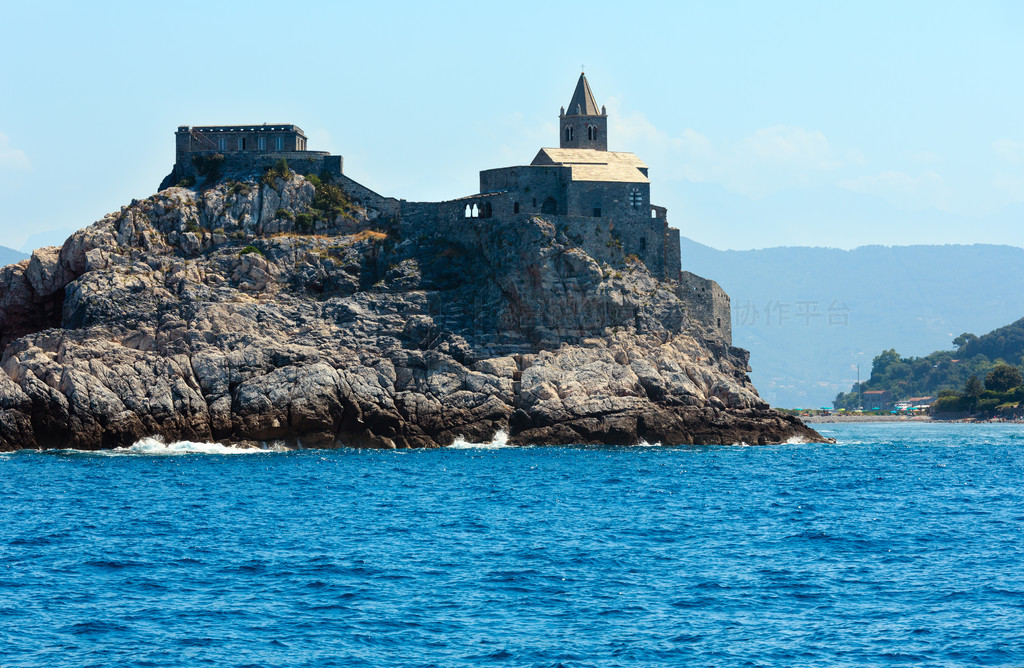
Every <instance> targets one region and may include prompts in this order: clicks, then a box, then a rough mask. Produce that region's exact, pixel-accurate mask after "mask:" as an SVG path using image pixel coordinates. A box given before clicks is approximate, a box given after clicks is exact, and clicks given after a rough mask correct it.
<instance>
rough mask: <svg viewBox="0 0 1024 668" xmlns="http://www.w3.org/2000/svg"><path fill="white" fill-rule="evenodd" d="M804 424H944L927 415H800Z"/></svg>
mask: <svg viewBox="0 0 1024 668" xmlns="http://www.w3.org/2000/svg"><path fill="white" fill-rule="evenodd" d="M800 419H801V420H803V421H804V422H806V423H812V422H813V423H819V424H825V423H829V422H946V420H933V419H932V418H930V417H929V416H927V415H912V416H911V415H806V416H804V415H801V416H800Z"/></svg>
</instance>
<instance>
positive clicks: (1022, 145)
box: [992, 139, 1024, 164]
mask: <svg viewBox="0 0 1024 668" xmlns="http://www.w3.org/2000/svg"><path fill="white" fill-rule="evenodd" d="M992 151H993V152H994V153H995V154H996V155H998V156H999V157H1000V158H1002V159H1003V160H1005V161H1006V162H1010V163H1013V164H1021V163H1024V142H1020V141H1013V140H1011V139H997V140H995V141H994V142H992Z"/></svg>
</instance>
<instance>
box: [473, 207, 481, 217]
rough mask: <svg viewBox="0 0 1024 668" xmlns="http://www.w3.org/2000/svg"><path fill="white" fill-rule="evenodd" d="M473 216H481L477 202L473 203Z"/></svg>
mask: <svg viewBox="0 0 1024 668" xmlns="http://www.w3.org/2000/svg"><path fill="white" fill-rule="evenodd" d="M473 217H474V218H479V217H480V207H478V206H477V205H476V204H474V205H473Z"/></svg>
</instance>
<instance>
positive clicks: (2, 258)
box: [0, 246, 28, 267]
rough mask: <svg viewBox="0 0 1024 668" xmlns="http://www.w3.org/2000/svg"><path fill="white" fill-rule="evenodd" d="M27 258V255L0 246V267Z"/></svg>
mask: <svg viewBox="0 0 1024 668" xmlns="http://www.w3.org/2000/svg"><path fill="white" fill-rule="evenodd" d="M27 257H28V254H27V253H22V252H21V251H16V250H14V249H13V248H8V247H7V246H0V267H2V266H5V265H8V264H12V263H14V262H21V261H22V260H24V259H25V258H27Z"/></svg>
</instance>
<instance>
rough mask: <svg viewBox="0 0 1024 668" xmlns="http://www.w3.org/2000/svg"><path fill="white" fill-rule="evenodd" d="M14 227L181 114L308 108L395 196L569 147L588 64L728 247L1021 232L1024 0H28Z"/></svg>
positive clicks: (61, 228) (304, 115)
mask: <svg viewBox="0 0 1024 668" xmlns="http://www.w3.org/2000/svg"><path fill="white" fill-rule="evenodd" d="M3 18H4V20H3V25H2V27H0V36H2V39H0V63H2V65H0V244H2V245H6V246H11V247H14V248H18V247H25V246H26V245H39V244H42V243H46V242H50V243H52V242H54V241H55V240H56V239H57V238H58V237H60V238H63V236H66V234H67V233H68V232H70V231H72V230H74V229H77V228H79V227H83V226H85V225H88V224H89V223H91V222H93V221H94V220H96V219H98V218H100V217H101V216H102V215H103V214H104V213H106V212H109V211H114V210H117V209H118V208H119V207H120V206H121V205H122V204H126V203H128V202H129V201H130V200H131V199H132V198H143V197H146V196H148V195H149V194H151V193H152V192H154V191H155V189H156V186H157V184H158V183H159V182H160V179H161V178H162V177H163V176H164V175H165V174H166V173H167V172H169V171H170V168H171V165H172V162H173V159H174V158H173V155H174V153H173V132H174V130H175V128H176V126H177V125H179V124H194V125H204V124H228V123H262V122H268V123H280V122H287V123H295V124H297V125H299V126H300V127H302V128H303V129H304V130H305V131H306V133H307V134H308V136H309V138H310V143H309V146H310V148H312V149H322V150H329V151H331V152H333V153H340V154H342V155H343V156H344V157H345V171H346V173H347V174H349V175H350V176H351V177H353V178H355V179H356V180H358V181H360V182H362V183H364V184H365V185H367V186H369V187H371V188H373V189H375V190H377V191H378V192H380V193H382V194H386V195H393V196H396V197H403V198H406V199H410V200H438V199H450V198H454V197H460V196H463V195H466V194H471V193H473V192H476V189H477V172H478V171H479V170H481V169H486V168H490V167H499V166H506V165H513V164H525V163H528V162H529V161H530V160H531V159H532V158H533V155H534V154H535V153H536V151H537V149H538V148H540V147H541V146H551V145H553V144H557V139H558V137H557V127H556V118H557V113H558V109H559V107H560V106H562V105H565V104H567V103H568V101H569V98H570V96H571V94H572V91H573V87H574V85H575V82H576V77H577V76H578V75H579V71H580V65H581V64H585V65H586V71H587V77H588V79H589V80H590V83H591V87H592V88H593V91H594V94H595V96H596V97H597V99H598V103H599V104H604V105H607V107H608V111H609V114H610V115H611V117H610V131H609V145H610V146H609V147H610V148H611V149H613V150H626V151H633V152H635V153H637V154H638V155H640V157H641V158H643V159H644V160H645V161H646V162H647V163H648V164H649V165H650V168H651V177H652V186H651V193H652V199H653V200H654V202H655V203H656V204H662V205H665V206H668V207H669V220H670V221H671V223H672V224H673V225H675V226H677V227H679V228H680V229H682V231H683V234H684V235H686V236H689V237H690V238H692V239H695V240H697V241H700V242H702V243H706V244H708V245H711V246H715V247H717V248H722V249H747V248H761V247H766V246H778V245H821V246H836V247H842V248H851V247H854V246H858V245H863V244H868V243H883V244H890V245H895V244H909V243H974V242H988V243H1007V244H1013V245H1018V246H1021V245H1024V225H1022V224H1021V223H1024V113H1022V110H1024V78H1022V74H1021V64H1022V63H1024V38H1022V35H1024V3H1020V2H988V3H983V2H979V3H963V2H961V3H942V2H900V3H891V2H858V3H822V2H808V3H798V2H787V3H763V2H744V3H729V2H720V3H682V2H678V3H677V2H671V3H603V2H589V3H586V4H583V5H581V4H579V3H550V2H536V3H534V2H519V3H440V4H434V3H421V2H416V3H412V2H409V3H388V2H377V3H358V4H356V3H316V2H308V3H301V4H297V5H291V8H286V6H285V5H282V4H280V3H261V2H245V3H241V2H239V3H205V2H203V3H194V2H187V1H179V2H174V3H160V4H159V5H158V4H157V3H138V2H131V3H98V4H97V3H61V2H49V3H43V4H38V3H37V4H30V3H8V4H7V6H5V9H4V11H3Z"/></svg>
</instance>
